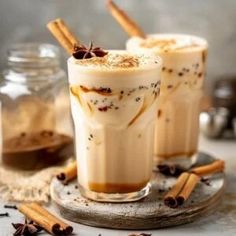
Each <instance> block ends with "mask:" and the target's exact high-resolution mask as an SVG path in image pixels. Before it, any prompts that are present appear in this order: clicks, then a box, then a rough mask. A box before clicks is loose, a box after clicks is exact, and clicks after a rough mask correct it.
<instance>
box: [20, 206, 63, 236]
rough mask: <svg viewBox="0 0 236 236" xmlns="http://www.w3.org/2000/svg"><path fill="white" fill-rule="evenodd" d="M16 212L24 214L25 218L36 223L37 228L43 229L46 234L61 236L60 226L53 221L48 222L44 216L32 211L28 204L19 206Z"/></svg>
mask: <svg viewBox="0 0 236 236" xmlns="http://www.w3.org/2000/svg"><path fill="white" fill-rule="evenodd" d="M18 210H19V211H20V212H21V213H22V214H24V215H25V216H26V217H27V218H29V219H30V220H32V221H34V222H35V223H37V224H38V225H39V226H41V227H42V228H44V229H45V230H46V231H47V232H48V233H50V234H53V235H58V234H63V233H64V232H63V230H61V228H60V227H61V226H60V224H59V223H57V222H55V221H51V220H49V219H48V218H47V217H46V216H45V215H41V214H39V213H38V212H36V211H35V210H33V209H32V208H31V207H30V206H29V205H28V204H20V205H19V206H18Z"/></svg>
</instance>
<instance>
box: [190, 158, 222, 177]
mask: <svg viewBox="0 0 236 236" xmlns="http://www.w3.org/2000/svg"><path fill="white" fill-rule="evenodd" d="M224 167H225V162H224V161H223V160H217V161H214V162H212V163H211V164H209V165H204V166H199V167H195V168H193V169H192V170H191V172H192V173H194V174H196V175H198V176H205V175H211V174H214V173H217V172H222V171H223V170H224Z"/></svg>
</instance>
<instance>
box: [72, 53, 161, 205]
mask: <svg viewBox="0 0 236 236" xmlns="http://www.w3.org/2000/svg"><path fill="white" fill-rule="evenodd" d="M160 68H161V60H160V59H159V58H158V57H157V56H155V55H154V54H150V53H145V54H143V53H141V54H140V53H138V54H133V53H128V52H126V51H112V50H111V51H109V52H108V55H106V56H104V57H92V58H90V59H82V60H78V59H75V58H73V57H71V58H70V59H69V60H68V72H69V83H70V92H71V108H72V115H73V119H74V124H75V136H76V156H77V161H78V181H79V185H80V190H81V192H82V194H83V195H84V196H86V197H88V198H91V199H93V200H97V201H134V200H137V199H140V198H142V197H144V196H146V195H147V194H148V193H149V188H150V187H149V180H150V178H151V173H152V164H153V163H152V159H153V145H154V126H155V118H156V110H157V100H158V96H159V90H160V70H161V69H160Z"/></svg>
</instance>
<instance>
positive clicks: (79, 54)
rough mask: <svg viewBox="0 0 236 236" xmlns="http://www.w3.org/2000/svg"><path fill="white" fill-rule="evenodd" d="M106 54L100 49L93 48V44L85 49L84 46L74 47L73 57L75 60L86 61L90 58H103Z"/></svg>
mask: <svg viewBox="0 0 236 236" xmlns="http://www.w3.org/2000/svg"><path fill="white" fill-rule="evenodd" d="M107 53H108V52H105V51H104V50H103V49H102V48H101V47H95V48H94V47H93V43H92V42H91V43H90V46H89V47H88V48H87V47H85V46H84V45H75V46H74V52H73V54H72V55H73V57H74V58H75V59H88V58H92V57H104V56H106V55H107Z"/></svg>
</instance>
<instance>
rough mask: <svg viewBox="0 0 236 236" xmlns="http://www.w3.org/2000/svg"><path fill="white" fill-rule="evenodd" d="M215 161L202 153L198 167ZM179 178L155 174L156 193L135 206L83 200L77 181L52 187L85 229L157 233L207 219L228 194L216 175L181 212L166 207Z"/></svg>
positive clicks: (56, 200)
mask: <svg viewBox="0 0 236 236" xmlns="http://www.w3.org/2000/svg"><path fill="white" fill-rule="evenodd" d="M212 160H214V158H212V157H211V156H209V155H207V154H204V153H199V157H198V164H197V165H202V164H207V163H209V162H211V161H212ZM175 180H176V179H175V178H173V177H165V176H163V175H162V174H160V173H157V172H155V171H154V172H153V179H152V192H151V194H149V195H148V196H147V197H146V198H144V199H142V200H140V201H138V202H132V203H100V202H94V201H90V200H88V199H85V198H83V197H82V196H81V195H80V193H79V190H78V187H77V185H76V184H77V183H76V181H74V182H72V183H70V184H68V185H66V186H65V185H63V184H62V183H60V182H59V181H58V180H57V179H56V178H55V179H53V181H52V183H51V197H52V200H53V202H54V203H55V205H56V206H57V208H58V210H59V212H60V213H61V215H62V217H64V218H66V219H68V220H71V221H74V222H78V223H81V224H85V225H90V226H96V227H104V228H113V229H154V228H164V227H170V226H176V225H181V224H186V223H190V222H193V221H194V220H196V219H198V218H200V217H203V216H206V215H208V214H210V213H212V212H214V211H216V208H217V207H218V206H219V205H220V203H221V199H222V196H223V193H224V186H225V176H224V174H222V173H220V174H215V175H214V176H212V177H211V179H210V186H208V185H206V184H205V183H202V182H201V183H200V184H198V186H197V188H196V189H195V190H194V192H193V193H192V195H191V197H190V198H189V200H188V201H187V202H186V203H185V204H184V205H183V206H182V207H180V208H178V209H170V208H168V207H166V206H165V205H164V204H163V196H164V195H165V193H166V192H167V191H168V190H169V189H170V187H171V186H172V185H173V184H174V183H175Z"/></svg>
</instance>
